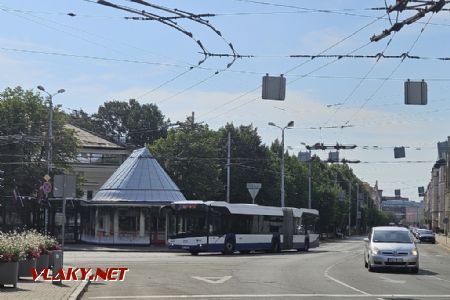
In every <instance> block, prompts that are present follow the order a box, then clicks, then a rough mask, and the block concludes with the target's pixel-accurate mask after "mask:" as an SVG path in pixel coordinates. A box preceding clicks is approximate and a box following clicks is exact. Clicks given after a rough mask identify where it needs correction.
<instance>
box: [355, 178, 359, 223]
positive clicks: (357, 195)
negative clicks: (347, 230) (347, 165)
mask: <svg viewBox="0 0 450 300" xmlns="http://www.w3.org/2000/svg"><path fill="white" fill-rule="evenodd" d="M358 225H359V184H358V183H356V222H355V226H356V232H358Z"/></svg>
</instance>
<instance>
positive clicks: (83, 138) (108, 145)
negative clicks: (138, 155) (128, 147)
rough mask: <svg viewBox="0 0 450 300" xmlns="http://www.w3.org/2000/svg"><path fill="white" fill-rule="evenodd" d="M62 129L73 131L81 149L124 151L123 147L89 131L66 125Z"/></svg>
mask: <svg viewBox="0 0 450 300" xmlns="http://www.w3.org/2000/svg"><path fill="white" fill-rule="evenodd" d="M64 127H66V128H67V129H71V130H74V131H75V136H76V137H77V139H78V140H79V141H80V143H81V145H80V146H81V147H83V148H97V149H98V148H104V149H125V147H122V146H120V145H118V144H115V143H112V142H110V141H107V140H105V139H103V138H101V137H99V136H97V135H95V134H93V133H90V132H89V131H86V130H84V129H81V128H79V127H76V126H73V125H71V124H66V125H64Z"/></svg>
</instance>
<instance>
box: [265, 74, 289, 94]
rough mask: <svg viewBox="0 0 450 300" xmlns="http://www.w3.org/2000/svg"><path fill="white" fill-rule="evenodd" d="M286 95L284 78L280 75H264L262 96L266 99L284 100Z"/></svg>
mask: <svg viewBox="0 0 450 300" xmlns="http://www.w3.org/2000/svg"><path fill="white" fill-rule="evenodd" d="M285 97H286V78H284V77H283V75H280V76H269V74H266V76H264V77H263V80H262V98H263V99H266V100H284V98H285Z"/></svg>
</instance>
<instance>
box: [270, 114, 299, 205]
mask: <svg viewBox="0 0 450 300" xmlns="http://www.w3.org/2000/svg"><path fill="white" fill-rule="evenodd" d="M268 124H269V125H270V126H274V127H277V128H280V129H281V188H280V189H281V207H284V130H285V129H286V128H288V129H289V128H291V127H293V126H294V121H290V122H289V123H287V125H286V126H284V127H280V126H277V125H276V124H275V123H273V122H269V123H268Z"/></svg>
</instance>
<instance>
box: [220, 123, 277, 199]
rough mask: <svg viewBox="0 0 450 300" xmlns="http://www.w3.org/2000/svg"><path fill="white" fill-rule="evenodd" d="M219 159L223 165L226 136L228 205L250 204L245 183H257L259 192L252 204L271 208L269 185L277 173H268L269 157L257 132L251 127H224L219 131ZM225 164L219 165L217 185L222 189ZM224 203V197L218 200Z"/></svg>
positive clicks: (270, 170)
mask: <svg viewBox="0 0 450 300" xmlns="http://www.w3.org/2000/svg"><path fill="white" fill-rule="evenodd" d="M218 133H219V136H220V140H219V144H218V148H219V149H220V152H219V156H220V157H221V158H223V159H224V160H225V161H226V158H227V152H228V151H227V143H228V133H230V135H231V151H230V152H231V167H230V171H231V178H230V187H231V188H230V202H239V203H252V197H251V196H250V194H249V192H248V190H247V183H249V182H257V183H261V190H260V191H259V193H258V195H257V196H256V203H257V204H262V205H275V200H276V199H275V198H274V197H273V193H274V188H276V187H275V186H274V184H273V182H274V181H276V177H277V172H276V171H274V170H273V169H272V157H271V154H270V151H269V149H268V148H267V147H266V146H265V145H264V144H262V140H261V137H260V136H259V134H258V130H257V128H254V127H253V126H252V125H248V126H244V125H241V126H239V127H235V126H234V125H233V124H227V125H225V126H224V127H222V128H220V129H219V132H218ZM226 178H227V168H226V164H222V165H221V181H222V182H223V186H224V187H225V188H226V183H227V180H226ZM220 199H221V200H223V201H225V194H222V195H221V197H220Z"/></svg>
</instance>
